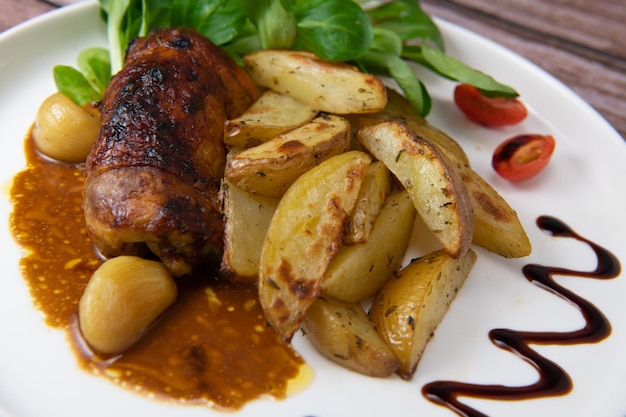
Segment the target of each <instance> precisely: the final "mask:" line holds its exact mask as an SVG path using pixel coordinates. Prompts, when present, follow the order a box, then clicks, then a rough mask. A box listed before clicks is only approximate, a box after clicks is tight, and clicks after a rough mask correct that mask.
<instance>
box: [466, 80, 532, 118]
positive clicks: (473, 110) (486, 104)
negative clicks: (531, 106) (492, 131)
mask: <svg viewBox="0 0 626 417" xmlns="http://www.w3.org/2000/svg"><path fill="white" fill-rule="evenodd" d="M454 102H455V103H456V105H457V107H458V108H459V109H461V111H462V112H463V113H465V115H466V116H467V117H468V118H469V119H470V120H472V121H474V122H476V123H480V124H481V125H484V126H487V127H500V126H507V125H514V124H516V123H519V122H521V121H522V120H524V119H525V118H526V116H527V115H528V110H526V106H524V104H523V103H522V102H521V101H519V100H518V99H515V98H507V97H487V96H485V95H483V94H482V93H481V92H480V91H479V90H478V89H477V88H476V87H474V86H473V85H470V84H459V85H457V86H456V88H455V89H454Z"/></svg>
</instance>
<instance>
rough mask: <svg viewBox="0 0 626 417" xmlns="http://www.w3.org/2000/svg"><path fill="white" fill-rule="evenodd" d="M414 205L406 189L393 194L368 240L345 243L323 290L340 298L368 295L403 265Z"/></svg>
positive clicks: (364, 298)
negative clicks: (349, 244) (351, 244)
mask: <svg viewBox="0 0 626 417" xmlns="http://www.w3.org/2000/svg"><path fill="white" fill-rule="evenodd" d="M415 215H416V212H415V207H414V206H413V202H412V201H411V197H410V196H409V194H408V192H407V191H406V190H402V191H399V192H396V193H394V194H392V195H390V196H389V197H388V198H387V199H386V200H385V204H384V205H383V207H382V209H381V211H380V214H379V215H378V216H377V217H376V222H375V224H374V228H373V229H372V234H371V236H370V238H369V239H368V241H367V242H365V243H363V244H359V245H353V246H342V247H340V248H339V251H338V252H337V255H335V257H334V258H333V260H332V261H331V263H330V265H329V267H328V271H327V272H326V274H325V275H324V279H323V280H322V291H323V292H325V293H327V294H329V295H331V296H334V297H336V298H338V299H341V300H345V301H350V302H357V301H363V300H366V299H369V298H370V297H372V296H374V295H375V294H376V293H377V292H378V290H380V288H381V287H382V286H383V285H384V284H385V282H387V281H388V280H389V279H390V278H391V277H392V276H393V274H394V272H396V271H398V270H399V269H400V265H401V262H402V259H403V258H404V254H405V252H406V249H407V247H408V245H409V241H410V240H411V235H412V232H413V223H414V221H415Z"/></svg>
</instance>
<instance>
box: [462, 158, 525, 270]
mask: <svg viewBox="0 0 626 417" xmlns="http://www.w3.org/2000/svg"><path fill="white" fill-rule="evenodd" d="M461 178H463V183H464V184H465V187H466V188H467V192H468V193H469V196H470V201H471V203H472V211H473V212H474V234H473V236H472V243H474V244H475V245H478V246H481V247H483V248H485V249H487V250H488V251H490V252H493V253H495V254H497V255H500V256H503V257H505V258H521V257H524V256H528V255H530V253H531V251H532V245H531V243H530V239H529V238H528V235H527V234H526V230H525V229H524V226H522V223H521V222H520V219H519V217H518V215H517V213H516V212H515V210H513V208H512V207H511V206H510V205H509V203H507V202H506V200H505V199H504V198H502V196H501V195H500V194H498V192H497V191H496V190H495V189H494V188H493V187H492V186H491V185H490V184H489V183H488V182H487V181H485V179H484V178H483V177H481V176H480V175H478V174H477V173H476V172H475V171H474V170H472V169H470V168H465V169H461Z"/></svg>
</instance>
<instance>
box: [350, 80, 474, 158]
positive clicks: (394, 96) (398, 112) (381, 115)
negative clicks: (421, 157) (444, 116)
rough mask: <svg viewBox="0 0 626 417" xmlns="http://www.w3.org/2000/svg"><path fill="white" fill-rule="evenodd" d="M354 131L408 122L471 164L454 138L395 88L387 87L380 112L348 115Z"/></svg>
mask: <svg viewBox="0 0 626 417" xmlns="http://www.w3.org/2000/svg"><path fill="white" fill-rule="evenodd" d="M348 120H350V123H351V124H352V125H353V126H352V128H353V130H354V131H358V130H359V129H361V128H363V127H366V126H371V125H374V124H378V123H380V122H385V121H400V122H404V123H406V124H407V126H408V127H409V128H411V129H412V130H413V131H414V132H415V133H416V134H418V135H420V136H422V138H424V139H425V140H427V141H430V142H431V143H432V144H433V145H436V146H437V147H438V148H439V150H440V151H442V152H443V153H445V154H446V155H447V156H448V157H450V158H455V159H456V160H458V161H460V163H461V164H462V165H463V166H469V165H470V162H469V158H468V157H467V154H466V153H465V151H464V150H463V148H462V147H461V145H459V144H458V142H457V141H455V140H454V139H453V138H451V137H450V136H448V135H447V134H446V133H445V132H443V131H442V130H440V129H438V128H436V127H435V126H433V125H431V124H429V123H428V122H427V121H426V119H424V118H423V117H422V116H420V115H419V114H418V113H416V112H415V110H414V109H413V107H412V106H411V104H410V103H409V102H408V100H407V99H406V98H405V97H404V96H402V95H401V94H400V93H398V92H396V91H394V90H393V89H390V88H388V89H387V105H386V106H385V108H384V109H383V110H382V111H380V112H378V113H371V114H357V115H350V116H349V117H348Z"/></svg>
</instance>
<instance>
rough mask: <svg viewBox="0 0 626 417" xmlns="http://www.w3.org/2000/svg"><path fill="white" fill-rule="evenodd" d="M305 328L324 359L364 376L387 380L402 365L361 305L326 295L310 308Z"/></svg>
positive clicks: (308, 336)
mask: <svg viewBox="0 0 626 417" xmlns="http://www.w3.org/2000/svg"><path fill="white" fill-rule="evenodd" d="M302 329H303V331H304V333H305V335H306V337H307V339H308V340H309V341H310V342H311V344H313V345H314V346H315V347H316V348H317V350H318V351H319V352H321V353H322V354H323V355H324V356H326V357H327V358H328V359H330V360H331V361H333V362H336V363H338V364H339V365H341V366H343V367H344V368H348V369H351V370H353V371H356V372H359V373H361V374H363V375H368V376H373V377H379V378H384V377H387V376H389V375H391V374H393V373H394V372H395V370H396V369H397V368H398V366H399V364H400V363H399V362H398V360H397V359H396V357H395V355H394V353H393V352H392V351H391V349H390V348H389V346H388V345H387V343H386V342H385V341H384V340H383V339H382V337H381V336H380V335H379V334H378V332H377V331H376V328H375V327H374V324H373V323H372V322H371V321H370V319H369V318H368V317H367V314H366V313H365V310H363V307H362V306H361V304H360V303H349V302H346V301H341V300H337V299H336V298H333V297H330V296H328V295H326V294H322V295H321V296H320V297H318V298H317V299H316V300H315V301H314V302H313V304H311V306H310V307H309V308H308V309H307V312H306V314H305V315H304V319H303V321H302Z"/></svg>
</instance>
